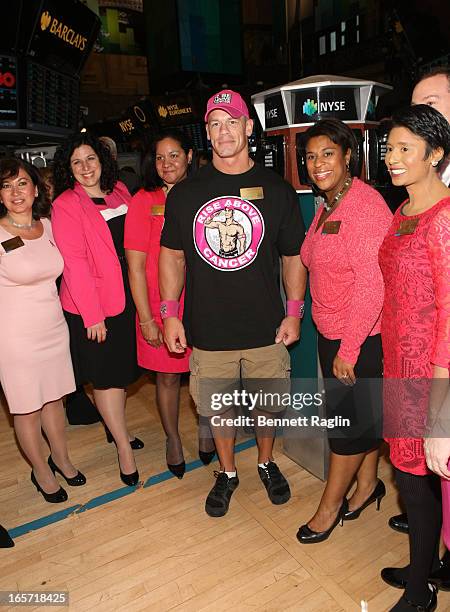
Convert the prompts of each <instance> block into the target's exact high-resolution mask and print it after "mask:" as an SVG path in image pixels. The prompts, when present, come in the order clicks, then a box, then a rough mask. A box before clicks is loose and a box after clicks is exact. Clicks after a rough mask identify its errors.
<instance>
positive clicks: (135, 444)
mask: <svg viewBox="0 0 450 612" xmlns="http://www.w3.org/2000/svg"><path fill="white" fill-rule="evenodd" d="M104 427H105V434H106V441H107V442H108V443H109V444H111V442H114V444H115V443H116V442H115V440H114V438H113V435H112V433H111V432H110V431H109V429H108V428H107V427H106V425H105V426H104ZM130 446H131V448H132V449H133V450H141V448H144V446H145V444H144V443H143V442H142V440H140V439H139V438H136V437H134V439H133V440H130Z"/></svg>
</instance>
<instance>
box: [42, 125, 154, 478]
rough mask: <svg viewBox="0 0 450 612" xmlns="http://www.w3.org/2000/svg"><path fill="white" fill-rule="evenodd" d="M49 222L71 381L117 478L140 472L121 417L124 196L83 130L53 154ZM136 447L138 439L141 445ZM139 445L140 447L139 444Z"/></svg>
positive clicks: (132, 367)
mask: <svg viewBox="0 0 450 612" xmlns="http://www.w3.org/2000/svg"><path fill="white" fill-rule="evenodd" d="M54 173H55V191H56V195H57V196H58V197H57V198H56V199H55V201H54V202H53V212H52V227H53V234H54V236H55V240H56V242H57V245H58V247H59V250H60V251H61V254H62V256H63V258H64V272H63V278H62V282H61V290H60V299H61V303H62V306H63V309H64V313H65V316H66V319H67V323H68V325H69V330H70V343H71V353H72V361H73V365H74V371H75V378H76V382H77V385H81V384H85V383H91V384H92V386H93V388H94V400H95V404H96V406H97V409H98V411H99V412H100V414H101V416H102V418H103V420H104V422H105V424H106V426H107V427H108V429H109V431H110V432H111V434H112V437H113V438H114V441H115V443H116V446H117V452H118V458H119V467H120V478H121V480H122V482H124V483H125V484H126V485H128V486H132V485H136V484H137V482H138V480H139V474H138V471H137V469H136V463H135V460H134V456H133V450H132V448H136V447H137V446H136V442H140V441H138V440H137V439H135V440H131V445H130V437H129V434H128V431H127V427H126V422H125V402H126V388H127V386H128V385H130V384H131V383H133V382H134V381H135V380H137V378H138V375H139V370H138V366H137V362H136V339H135V333H134V317H135V309H134V304H133V299H132V297H131V292H130V288H129V285H128V272H127V265H126V259H125V252H124V248H123V236H124V221H125V215H126V212H127V210H128V203H129V201H130V199H131V196H130V194H129V193H128V190H127V188H126V187H125V185H123V184H122V183H120V182H118V181H117V176H118V168H117V165H116V163H115V161H113V159H112V157H111V154H110V152H109V150H108V149H107V148H106V147H104V146H103V145H102V144H101V143H100V142H99V140H98V139H97V138H95V137H93V136H91V135H90V134H89V133H87V132H86V133H81V134H76V135H75V136H73V137H72V138H71V139H70V140H68V141H67V142H66V143H65V144H63V145H62V146H61V147H60V148H59V149H58V150H57V152H56V154H55V165H54ZM140 444H141V445H142V443H140ZM138 447H140V446H138Z"/></svg>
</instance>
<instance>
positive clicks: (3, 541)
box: [0, 525, 14, 548]
mask: <svg viewBox="0 0 450 612" xmlns="http://www.w3.org/2000/svg"><path fill="white" fill-rule="evenodd" d="M13 546H14V540H13V539H12V538H11V536H10V535H9V533H8V532H7V531H6V529H5V528H4V527H3V525H0V548H12V547H13Z"/></svg>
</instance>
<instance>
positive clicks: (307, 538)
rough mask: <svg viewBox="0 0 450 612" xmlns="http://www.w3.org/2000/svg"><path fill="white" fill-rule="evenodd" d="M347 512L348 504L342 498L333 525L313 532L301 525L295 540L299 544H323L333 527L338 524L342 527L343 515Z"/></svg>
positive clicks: (306, 526)
mask: <svg viewBox="0 0 450 612" xmlns="http://www.w3.org/2000/svg"><path fill="white" fill-rule="evenodd" d="M347 510H348V502H347V500H346V499H345V498H344V501H343V502H342V506H341V507H340V508H339V510H338V513H337V516H336V519H335V520H334V523H333V524H332V525H331V527H329V528H328V529H326V530H325V531H313V530H312V529H310V528H309V527H308V525H302V526H301V527H300V529H299V530H298V532H297V540H298V541H299V542H300V543H301V544H316V543H318V542H324V541H325V540H327V539H328V538H329V537H330V535H331V533H332V531H333V530H334V528H335V527H337V525H338V524H339V523H340V524H341V527H342V525H343V520H344V519H343V515H344V513H345V512H346V511H347Z"/></svg>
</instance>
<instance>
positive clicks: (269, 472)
mask: <svg viewBox="0 0 450 612" xmlns="http://www.w3.org/2000/svg"><path fill="white" fill-rule="evenodd" d="M264 465H265V467H264V468H261V467H259V465H258V474H259V477H260V478H261V480H262V482H263V485H264V486H265V487H266V489H267V494H268V496H269V499H270V501H271V502H272V504H276V505H277V506H279V505H280V504H285V503H286V502H287V501H288V500H289V499H290V498H291V490H290V488H289V483H288V481H287V480H286V478H285V477H284V476H283V474H282V473H281V472H280V469H279V467H278V465H277V464H276V463H275V462H274V461H268V462H267V463H265V464H264Z"/></svg>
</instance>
